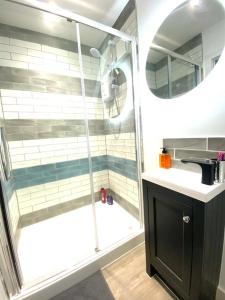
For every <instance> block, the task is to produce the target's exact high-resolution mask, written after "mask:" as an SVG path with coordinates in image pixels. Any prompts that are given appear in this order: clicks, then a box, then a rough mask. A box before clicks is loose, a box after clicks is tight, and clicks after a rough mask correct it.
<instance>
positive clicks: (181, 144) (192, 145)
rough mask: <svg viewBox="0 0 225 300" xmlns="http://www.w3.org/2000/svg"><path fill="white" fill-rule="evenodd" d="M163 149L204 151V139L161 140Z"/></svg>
mask: <svg viewBox="0 0 225 300" xmlns="http://www.w3.org/2000/svg"><path fill="white" fill-rule="evenodd" d="M163 147H167V148H180V149H184V148H187V149H197V150H206V138H177V139H163Z"/></svg>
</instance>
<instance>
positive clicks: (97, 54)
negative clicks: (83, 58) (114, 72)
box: [90, 48, 102, 58]
mask: <svg viewBox="0 0 225 300" xmlns="http://www.w3.org/2000/svg"><path fill="white" fill-rule="evenodd" d="M90 53H91V55H92V56H93V57H95V58H101V57H102V54H101V53H100V51H99V50H98V49H96V48H91V49H90Z"/></svg>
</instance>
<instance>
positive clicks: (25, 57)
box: [11, 53, 42, 63]
mask: <svg viewBox="0 0 225 300" xmlns="http://www.w3.org/2000/svg"><path fill="white" fill-rule="evenodd" d="M11 56H12V60H16V61H23V62H27V63H42V59H41V58H39V57H35V56H29V55H23V54H17V53H12V54H11Z"/></svg>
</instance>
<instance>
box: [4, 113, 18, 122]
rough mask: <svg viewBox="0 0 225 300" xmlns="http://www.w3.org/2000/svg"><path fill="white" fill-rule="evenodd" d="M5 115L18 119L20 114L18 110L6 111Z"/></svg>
mask: <svg viewBox="0 0 225 300" xmlns="http://www.w3.org/2000/svg"><path fill="white" fill-rule="evenodd" d="M4 117H5V119H7V120H9V119H12V120H17V119H19V114H18V113H16V112H5V113H4Z"/></svg>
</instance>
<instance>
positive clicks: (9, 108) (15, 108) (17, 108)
mask: <svg viewBox="0 0 225 300" xmlns="http://www.w3.org/2000/svg"><path fill="white" fill-rule="evenodd" d="M3 110H4V111H5V112H32V111H33V106H32V105H7V104H4V105H3Z"/></svg>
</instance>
